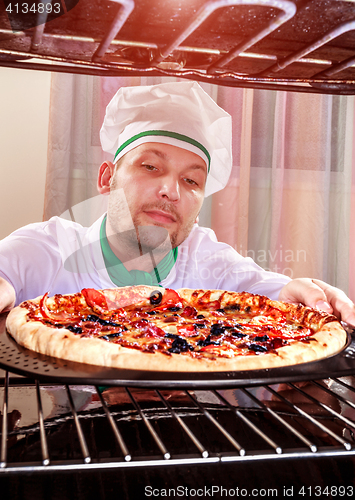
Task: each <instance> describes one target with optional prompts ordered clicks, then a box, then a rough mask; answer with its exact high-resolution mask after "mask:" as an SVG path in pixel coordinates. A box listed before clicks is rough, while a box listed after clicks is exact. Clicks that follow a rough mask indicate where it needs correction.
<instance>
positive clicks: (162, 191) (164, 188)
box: [159, 176, 180, 201]
mask: <svg viewBox="0 0 355 500" xmlns="http://www.w3.org/2000/svg"><path fill="white" fill-rule="evenodd" d="M159 196H160V197H162V198H168V199H169V200H170V201H178V200H179V199H180V186H179V182H178V180H177V179H175V178H174V177H173V176H169V177H168V176H167V177H164V178H163V179H162V183H161V185H160V187H159Z"/></svg>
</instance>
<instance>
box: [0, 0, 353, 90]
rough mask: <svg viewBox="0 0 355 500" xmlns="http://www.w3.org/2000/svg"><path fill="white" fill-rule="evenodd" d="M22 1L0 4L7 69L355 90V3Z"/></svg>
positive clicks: (1, 56) (0, 41)
mask: <svg viewBox="0 0 355 500" xmlns="http://www.w3.org/2000/svg"><path fill="white" fill-rule="evenodd" d="M16 5H17V7H15V6H14V5H13V3H11V2H10V0H4V2H2V3H1V4H0V65H3V66H12V67H17V68H32V69H41V70H49V71H67V72H71V73H86V74H97V75H106V76H120V75H121V76H129V75H131V76H136V75H139V76H156V75H159V76H176V77H182V78H190V79H195V80H199V81H208V82H210V83H215V84H219V85H228V86H239V87H252V88H266V89H285V90H288V91H292V90H294V91H298V92H322V93H333V94H334V93H335V94H353V93H354V88H355V66H354V64H355V52H354V47H355V5H354V1H353V0H292V1H291V0H208V1H207V0H191V1H189V2H186V0H168V1H166V0H149V1H147V0H86V1H85V2H83V1H78V0H66V1H58V2H55V0H52V1H51V2H44V3H43V4H41V5H43V6H44V7H43V8H42V9H41V12H39V11H38V12H33V11H32V12H31V11H28V7H26V8H24V7H23V5H22V3H21V2H20V3H17V4H16ZM25 5H29V4H27V3H26V4H25ZM42 11H43V12H42Z"/></svg>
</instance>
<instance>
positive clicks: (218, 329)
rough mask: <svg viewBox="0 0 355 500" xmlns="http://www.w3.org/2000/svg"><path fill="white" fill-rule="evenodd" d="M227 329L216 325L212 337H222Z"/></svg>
mask: <svg viewBox="0 0 355 500" xmlns="http://www.w3.org/2000/svg"><path fill="white" fill-rule="evenodd" d="M225 329H226V328H225V327H224V326H222V325H219V324H218V323H215V324H214V325H212V326H211V335H222V333H224V331H225Z"/></svg>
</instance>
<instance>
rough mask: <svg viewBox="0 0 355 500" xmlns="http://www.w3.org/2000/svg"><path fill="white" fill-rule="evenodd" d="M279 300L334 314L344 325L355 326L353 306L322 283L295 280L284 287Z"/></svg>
mask: <svg viewBox="0 0 355 500" xmlns="http://www.w3.org/2000/svg"><path fill="white" fill-rule="evenodd" d="M279 300H282V301H284V302H292V303H294V304H299V303H301V304H304V305H306V306H309V307H313V308H315V309H320V310H321V311H325V312H327V313H329V314H334V315H335V316H337V317H338V318H339V319H341V320H342V321H344V322H345V323H349V324H350V325H352V326H355V306H354V304H353V302H351V300H350V299H349V298H348V297H347V296H346V294H345V293H344V292H343V291H342V290H339V288H335V287H334V286H330V285H328V284H327V283H324V281H320V280H312V279H309V278H297V279H294V280H292V281H290V282H289V283H288V284H287V285H285V286H284V287H283V288H282V289H281V292H280V295H279Z"/></svg>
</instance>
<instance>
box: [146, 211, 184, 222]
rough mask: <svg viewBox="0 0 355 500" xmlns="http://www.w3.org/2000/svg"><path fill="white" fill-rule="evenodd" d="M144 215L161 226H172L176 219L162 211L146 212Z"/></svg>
mask: <svg viewBox="0 0 355 500" xmlns="http://www.w3.org/2000/svg"><path fill="white" fill-rule="evenodd" d="M144 213H145V214H146V215H148V217H150V218H151V219H153V220H154V221H156V222H160V223H161V224H172V223H174V222H176V218H175V217H174V216H173V215H172V214H170V213H168V212H164V211H163V210H146V211H144Z"/></svg>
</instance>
